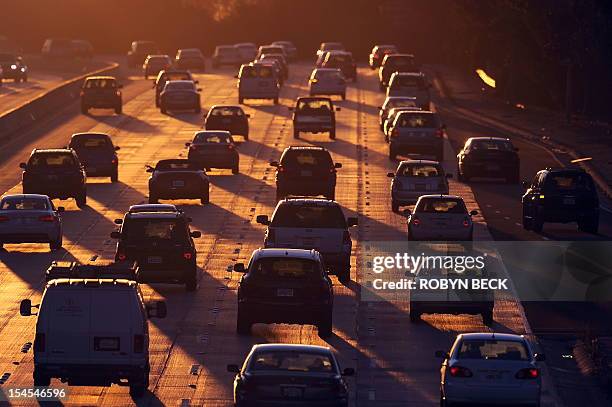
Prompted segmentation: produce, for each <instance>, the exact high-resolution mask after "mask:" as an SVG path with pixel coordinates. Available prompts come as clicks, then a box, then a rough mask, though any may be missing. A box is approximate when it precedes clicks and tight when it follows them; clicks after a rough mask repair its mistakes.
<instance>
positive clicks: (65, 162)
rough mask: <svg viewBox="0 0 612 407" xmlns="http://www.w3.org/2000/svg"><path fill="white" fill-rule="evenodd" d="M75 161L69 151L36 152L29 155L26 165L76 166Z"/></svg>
mask: <svg viewBox="0 0 612 407" xmlns="http://www.w3.org/2000/svg"><path fill="white" fill-rule="evenodd" d="M76 165H77V163H76V161H75V159H74V157H73V156H72V154H70V153H63V152H62V153H59V152H58V153H38V154H35V155H33V156H32V157H30V161H29V162H28V167H30V168H40V167H76Z"/></svg>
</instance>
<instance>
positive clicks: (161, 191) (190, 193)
mask: <svg viewBox="0 0 612 407" xmlns="http://www.w3.org/2000/svg"><path fill="white" fill-rule="evenodd" d="M149 193H150V194H151V193H153V195H155V196H156V197H157V198H160V199H181V198H194V199H195V198H197V199H199V198H200V197H201V196H203V195H205V194H206V193H208V185H207V184H206V185H193V186H191V185H186V186H184V187H156V186H154V185H153V186H150V187H149Z"/></svg>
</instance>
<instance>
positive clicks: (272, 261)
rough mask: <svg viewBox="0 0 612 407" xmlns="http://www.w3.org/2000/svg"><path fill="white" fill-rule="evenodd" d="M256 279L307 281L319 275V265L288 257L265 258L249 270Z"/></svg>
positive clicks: (310, 261)
mask: <svg viewBox="0 0 612 407" xmlns="http://www.w3.org/2000/svg"><path fill="white" fill-rule="evenodd" d="M249 274H250V275H251V276H253V277H255V278H257V279H266V280H273V281H275V280H278V279H279V278H281V279H285V278H286V279H309V278H313V277H317V276H320V275H321V270H320V268H319V263H317V262H315V261H313V260H308V259H296V258H290V257H277V258H273V257H266V258H263V259H261V260H258V261H256V262H255V264H253V265H252V266H251V267H250V269H249Z"/></svg>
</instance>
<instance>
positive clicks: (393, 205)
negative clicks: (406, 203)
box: [391, 201, 400, 213]
mask: <svg viewBox="0 0 612 407" xmlns="http://www.w3.org/2000/svg"><path fill="white" fill-rule="evenodd" d="M399 208H400V205H399V204H398V203H397V202H396V201H391V211H392V212H394V213H398V212H399Z"/></svg>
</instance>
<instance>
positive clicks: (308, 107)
mask: <svg viewBox="0 0 612 407" xmlns="http://www.w3.org/2000/svg"><path fill="white" fill-rule="evenodd" d="M289 110H291V111H293V137H294V138H300V132H309V133H329V138H330V139H332V140H333V139H335V138H336V113H335V112H337V111H340V108H339V107H336V108H334V104H333V103H332V100H331V99H330V98H324V97H301V98H298V99H297V100H296V102H295V107H290V108H289Z"/></svg>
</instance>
